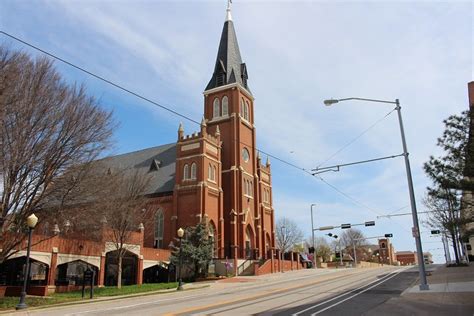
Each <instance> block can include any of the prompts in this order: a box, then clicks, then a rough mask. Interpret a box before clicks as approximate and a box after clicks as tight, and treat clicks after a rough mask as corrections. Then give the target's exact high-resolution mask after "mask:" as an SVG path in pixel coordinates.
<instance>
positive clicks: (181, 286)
mask: <svg viewBox="0 0 474 316" xmlns="http://www.w3.org/2000/svg"><path fill="white" fill-rule="evenodd" d="M183 235H184V229H182V228H180V229H178V238H179V268H178V288H177V290H178V291H182V290H183V280H182V279H181V267H182V266H183V255H182V254H183V251H182V250H183V242H182V241H183Z"/></svg>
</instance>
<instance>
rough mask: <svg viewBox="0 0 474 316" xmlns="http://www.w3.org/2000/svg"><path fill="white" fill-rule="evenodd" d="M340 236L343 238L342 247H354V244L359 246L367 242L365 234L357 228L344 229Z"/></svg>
mask: <svg viewBox="0 0 474 316" xmlns="http://www.w3.org/2000/svg"><path fill="white" fill-rule="evenodd" d="M339 238H341V247H343V248H349V247H350V248H352V247H353V245H355V246H356V247H358V246H362V245H364V244H365V243H366V240H365V236H364V234H363V233H362V232H361V231H360V230H359V229H356V228H349V229H347V230H344V232H343V233H342V234H341V236H340V237H339Z"/></svg>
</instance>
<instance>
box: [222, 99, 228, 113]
mask: <svg viewBox="0 0 474 316" xmlns="http://www.w3.org/2000/svg"><path fill="white" fill-rule="evenodd" d="M228 114H229V99H228V98H227V96H226V95H225V96H224V97H223V98H222V116H224V115H228Z"/></svg>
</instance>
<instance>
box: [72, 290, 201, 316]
mask: <svg viewBox="0 0 474 316" xmlns="http://www.w3.org/2000/svg"><path fill="white" fill-rule="evenodd" d="M200 296H203V295H202V294H200V295H190V296H185V297H179V298H176V297H170V298H164V299H161V300H159V301H151V302H144V303H137V304H131V305H124V306H117V307H109V308H103V309H92V310H88V311H83V312H74V313H69V314H64V316H74V315H82V314H89V313H97V312H105V311H112V310H118V309H124V308H130V307H137V306H140V305H155V304H159V303H162V302H165V301H173V300H177V299H188V298H196V297H200ZM104 302H110V301H104ZM94 303H102V302H100V301H97V302H94Z"/></svg>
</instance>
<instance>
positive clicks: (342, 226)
mask: <svg viewBox="0 0 474 316" xmlns="http://www.w3.org/2000/svg"><path fill="white" fill-rule="evenodd" d="M341 228H342V229H348V228H351V224H341Z"/></svg>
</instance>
